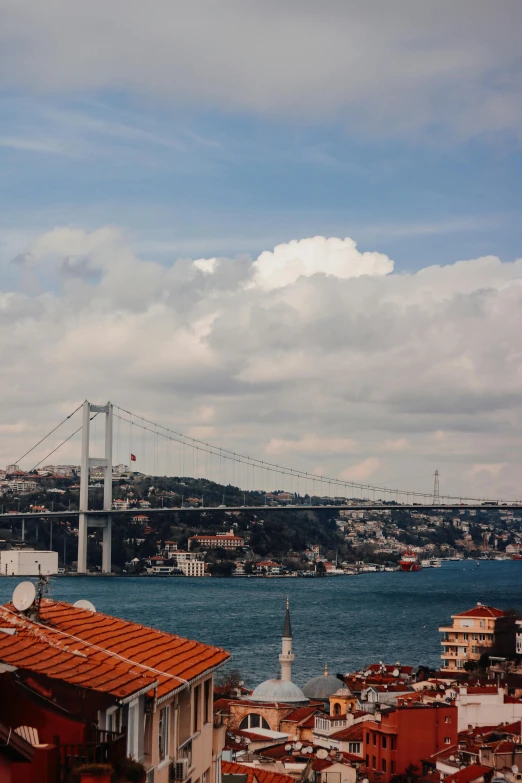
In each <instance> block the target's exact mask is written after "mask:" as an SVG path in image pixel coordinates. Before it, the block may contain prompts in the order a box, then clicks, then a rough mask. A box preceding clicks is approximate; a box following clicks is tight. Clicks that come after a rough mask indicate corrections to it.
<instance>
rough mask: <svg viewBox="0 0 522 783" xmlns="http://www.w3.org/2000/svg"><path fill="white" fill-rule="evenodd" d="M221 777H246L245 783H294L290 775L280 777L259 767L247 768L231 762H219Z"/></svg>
mask: <svg viewBox="0 0 522 783" xmlns="http://www.w3.org/2000/svg"><path fill="white" fill-rule="evenodd" d="M221 772H222V773H223V775H247V783H255V781H256V780H257V781H258V783H295V778H291V777H290V775H281V773H279V772H272V771H270V770H267V769H261V768H260V767H247V766H245V765H244V764H235V763H234V762H232V761H222V762H221Z"/></svg>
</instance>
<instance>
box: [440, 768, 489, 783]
mask: <svg viewBox="0 0 522 783" xmlns="http://www.w3.org/2000/svg"><path fill="white" fill-rule="evenodd" d="M492 771H493V770H492V768H491V767H485V766H483V765H482V764H471V765H470V766H469V767H464V769H460V770H459V771H458V772H455V773H454V774H453V775H448V777H447V778H445V780H446V781H448V783H472V781H474V780H479V779H480V778H484V775H487V774H488V772H492Z"/></svg>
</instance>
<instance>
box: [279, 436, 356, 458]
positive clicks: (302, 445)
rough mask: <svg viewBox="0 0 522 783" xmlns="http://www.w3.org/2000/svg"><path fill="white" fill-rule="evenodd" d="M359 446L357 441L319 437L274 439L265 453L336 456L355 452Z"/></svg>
mask: <svg viewBox="0 0 522 783" xmlns="http://www.w3.org/2000/svg"><path fill="white" fill-rule="evenodd" d="M357 445H358V444H357V441H355V440H352V439H351V438H321V437H318V436H317V435H304V436H303V437H302V438H299V440H281V439H280V438H272V439H271V440H270V441H269V442H268V443H267V445H266V448H265V452H266V453H267V454H291V453H292V452H308V453H310V454H323V453H331V454H335V453H342V452H347V451H353V450H354V449H355V448H356V447H357Z"/></svg>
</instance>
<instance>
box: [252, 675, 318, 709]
mask: <svg viewBox="0 0 522 783" xmlns="http://www.w3.org/2000/svg"><path fill="white" fill-rule="evenodd" d="M249 701H262V702H271V703H272V702H278V704H307V703H308V699H307V698H306V696H305V695H304V693H303V691H302V690H301V688H299V687H298V686H297V685H296V684H295V683H293V682H292V681H291V680H279V679H275V680H265V682H262V683H261V685H258V686H257V688H256V689H255V690H254V692H253V693H252V695H251V696H249Z"/></svg>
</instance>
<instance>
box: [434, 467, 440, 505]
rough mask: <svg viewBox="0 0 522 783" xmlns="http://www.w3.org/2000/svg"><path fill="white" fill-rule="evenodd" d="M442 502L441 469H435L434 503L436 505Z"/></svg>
mask: <svg viewBox="0 0 522 783" xmlns="http://www.w3.org/2000/svg"><path fill="white" fill-rule="evenodd" d="M439 503H440V489H439V471H438V470H436V471H435V481H434V482H433V505H434V506H436V505H438V504H439Z"/></svg>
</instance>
